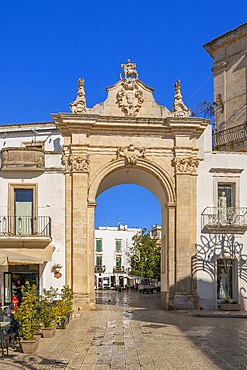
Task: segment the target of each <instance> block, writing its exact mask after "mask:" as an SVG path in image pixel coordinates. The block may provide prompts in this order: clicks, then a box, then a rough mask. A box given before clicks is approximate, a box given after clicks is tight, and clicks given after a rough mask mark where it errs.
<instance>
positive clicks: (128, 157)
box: [116, 144, 145, 165]
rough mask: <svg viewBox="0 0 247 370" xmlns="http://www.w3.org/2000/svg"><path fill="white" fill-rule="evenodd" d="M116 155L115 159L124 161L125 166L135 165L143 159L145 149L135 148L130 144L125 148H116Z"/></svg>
mask: <svg viewBox="0 0 247 370" xmlns="http://www.w3.org/2000/svg"><path fill="white" fill-rule="evenodd" d="M116 154H117V158H123V159H124V160H125V164H126V165H129V164H131V165H135V164H136V163H137V160H138V159H139V158H144V157H145V149H144V148H135V146H134V145H133V144H130V145H129V146H128V147H126V148H118V150H117V153H116Z"/></svg>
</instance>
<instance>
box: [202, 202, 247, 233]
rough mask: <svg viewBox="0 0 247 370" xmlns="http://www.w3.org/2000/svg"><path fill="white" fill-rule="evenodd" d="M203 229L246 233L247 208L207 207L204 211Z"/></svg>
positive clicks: (212, 231)
mask: <svg viewBox="0 0 247 370" xmlns="http://www.w3.org/2000/svg"><path fill="white" fill-rule="evenodd" d="M202 229H203V230H205V231H206V232H209V233H214V234H244V233H245V231H246V230H247V208H245V207H228V208H219V207H207V208H205V209H204V211H203V212H202Z"/></svg>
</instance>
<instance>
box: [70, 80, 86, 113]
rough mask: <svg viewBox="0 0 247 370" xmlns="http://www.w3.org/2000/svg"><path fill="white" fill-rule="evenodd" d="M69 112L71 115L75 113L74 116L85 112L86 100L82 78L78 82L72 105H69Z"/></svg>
mask: <svg viewBox="0 0 247 370" xmlns="http://www.w3.org/2000/svg"><path fill="white" fill-rule="evenodd" d="M70 110H71V111H72V113H76V114H82V113H85V112H86V98H85V91H84V80H83V78H80V79H79V80H78V93H77V97H76V100H75V101H74V102H73V103H70Z"/></svg>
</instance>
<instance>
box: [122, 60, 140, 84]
mask: <svg viewBox="0 0 247 370" xmlns="http://www.w3.org/2000/svg"><path fill="white" fill-rule="evenodd" d="M121 68H123V72H122V73H121V74H120V78H121V79H123V78H132V77H133V78H136V79H138V73H137V70H136V64H135V63H131V61H130V59H128V60H127V64H121Z"/></svg>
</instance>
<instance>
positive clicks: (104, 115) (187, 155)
mask: <svg viewBox="0 0 247 370" xmlns="http://www.w3.org/2000/svg"><path fill="white" fill-rule="evenodd" d="M121 67H122V69H123V72H122V73H121V74H120V80H119V81H118V82H117V83H116V84H115V85H113V86H111V87H108V88H107V92H108V96H107V99H106V100H105V101H104V102H103V103H100V104H97V105H96V106H94V107H93V108H87V107H86V98H85V92H84V80H83V79H80V80H79V81H78V94H77V97H76V100H75V101H74V102H73V103H71V105H70V106H71V111H72V113H59V114H55V115H53V120H54V122H55V124H56V126H57V128H58V129H59V130H60V131H61V133H62V135H63V136H64V155H63V163H64V166H65V181H66V283H67V284H68V285H69V286H71V287H72V289H73V291H74V308H75V310H81V309H92V308H94V307H95V293H94V212H95V207H96V201H95V200H96V198H97V196H98V195H99V194H100V193H102V192H103V191H105V190H106V189H108V188H109V187H112V186H114V185H118V184H137V185H141V186H144V187H145V188H147V189H148V190H150V191H152V192H153V193H154V194H155V195H156V197H157V198H158V199H159V202H160V206H161V211H162V261H161V300H162V304H163V306H164V307H165V308H166V309H173V308H175V309H192V308H194V307H196V305H197V301H198V297H197V293H196V281H195V280H194V279H192V276H191V257H192V256H193V255H194V254H195V242H196V202H197V167H198V166H199V158H198V148H197V145H196V141H197V139H198V138H199V137H200V135H201V134H202V133H203V131H204V130H205V128H206V127H207V124H208V121H206V120H205V119H199V118H190V117H189V116H190V111H189V109H188V108H187V107H186V106H185V104H184V103H183V100H182V95H181V86H180V81H177V82H176V84H175V97H174V104H173V108H172V111H169V110H168V109H167V108H166V107H164V106H161V105H158V104H157V103H156V102H155V100H154V97H153V89H151V88H149V87H148V86H146V85H145V84H144V83H143V82H142V81H140V80H139V78H138V73H137V70H136V65H135V64H134V63H131V62H130V60H128V62H127V63H126V64H122V65H121Z"/></svg>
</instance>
